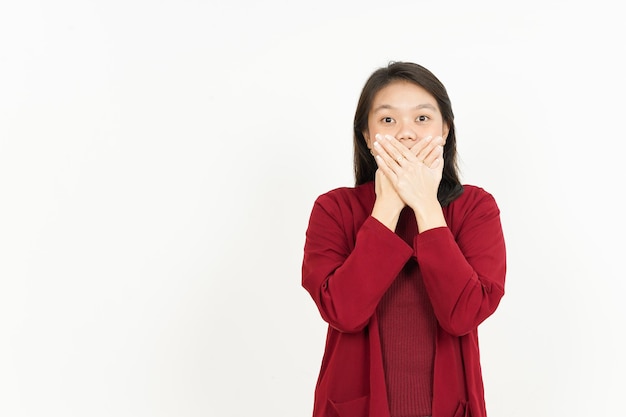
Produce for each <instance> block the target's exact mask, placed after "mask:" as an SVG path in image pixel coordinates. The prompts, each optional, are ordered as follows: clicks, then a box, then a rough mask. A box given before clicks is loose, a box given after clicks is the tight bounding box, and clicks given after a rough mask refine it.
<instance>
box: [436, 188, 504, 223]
mask: <svg viewBox="0 0 626 417" xmlns="http://www.w3.org/2000/svg"><path fill="white" fill-rule="evenodd" d="M444 213H445V215H446V218H447V219H448V221H449V222H450V223H452V224H455V225H457V226H460V225H461V224H463V223H465V222H466V221H468V220H470V219H474V220H478V219H480V218H491V217H498V216H499V215H500V209H499V208H498V204H497V203H496V199H495V198H494V196H493V195H492V194H491V193H490V192H489V191H487V190H485V189H484V188H482V187H479V186H476V185H472V184H463V193H462V194H461V195H460V196H459V197H458V198H457V199H456V200H454V201H453V202H452V203H450V205H449V206H448V207H446V208H445V209H444Z"/></svg>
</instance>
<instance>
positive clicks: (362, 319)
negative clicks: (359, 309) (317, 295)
mask: <svg viewBox="0 0 626 417" xmlns="http://www.w3.org/2000/svg"><path fill="white" fill-rule="evenodd" d="M322 310H323V311H322V317H323V318H324V320H325V321H326V322H327V323H328V324H329V326H330V327H332V328H333V329H335V330H337V331H339V332H341V333H358V332H361V331H363V329H365V327H366V326H367V325H368V324H369V322H370V319H371V315H367V316H364V315H363V314H358V313H356V312H349V311H337V310H336V309H334V308H332V307H331V308H322Z"/></svg>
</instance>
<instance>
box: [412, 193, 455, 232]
mask: <svg viewBox="0 0 626 417" xmlns="http://www.w3.org/2000/svg"><path fill="white" fill-rule="evenodd" d="M412 208H413V212H414V213H415V220H416V221H417V230H418V233H422V232H425V231H426V230H430V229H434V228H437V227H446V226H447V223H446V219H445V217H444V215H443V209H442V208H441V204H439V201H438V200H435V201H429V202H423V203H422V204H419V205H418V206H416V207H412Z"/></svg>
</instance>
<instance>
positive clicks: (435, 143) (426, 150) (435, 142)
mask: <svg viewBox="0 0 626 417" xmlns="http://www.w3.org/2000/svg"><path fill="white" fill-rule="evenodd" d="M425 140H426V139H425ZM441 145H443V138H442V137H441V136H436V137H435V138H433V139H431V140H428V143H427V144H426V145H425V146H424V147H423V148H422V149H421V150H420V151H419V152H418V153H417V154H416V155H415V156H416V158H417V159H418V160H420V161H426V159H427V158H428V156H429V155H430V153H431V152H433V150H436V149H437V147H439V146H441ZM432 160H434V158H432ZM432 160H431V162H432Z"/></svg>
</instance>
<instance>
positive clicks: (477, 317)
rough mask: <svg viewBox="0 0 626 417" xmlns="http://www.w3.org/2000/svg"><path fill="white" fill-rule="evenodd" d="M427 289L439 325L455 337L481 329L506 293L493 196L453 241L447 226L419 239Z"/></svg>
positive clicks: (468, 218)
mask: <svg viewBox="0 0 626 417" xmlns="http://www.w3.org/2000/svg"><path fill="white" fill-rule="evenodd" d="M414 247H415V251H416V257H417V260H418V263H419V265H420V269H421V271H422V276H423V279H424V285H425V286H426V290H427V292H428V295H429V297H430V300H431V302H432V305H433V309H434V312H435V315H436V316H437V320H438V321H439V324H440V325H441V327H442V328H443V329H444V330H446V331H447V332H448V333H450V334H452V335H455V336H462V335H465V334H467V333H469V332H471V331H472V330H473V329H475V328H477V327H478V325H479V324H480V323H482V322H483V321H484V320H485V319H486V318H487V317H489V316H490V315H491V314H492V313H493V312H494V311H495V310H496V308H497V307H498V304H499V303H500V300H501V298H502V296H503V295H504V281H505V274H506V250H505V243H504V235H503V232H502V226H501V223H500V211H499V209H498V206H497V205H496V202H495V200H494V199H493V197H492V196H491V195H490V194H487V193H486V195H485V196H483V197H482V198H481V199H480V201H479V202H478V203H477V204H476V205H475V206H474V207H472V209H471V211H470V212H469V213H468V214H467V216H466V218H465V220H464V221H463V225H462V227H461V228H460V230H459V232H458V233H457V238H456V240H455V238H454V236H453V235H452V232H451V231H450V229H449V228H447V227H439V228H436V229H431V230H428V231H426V232H424V233H421V234H419V235H417V236H416V237H415V245H414Z"/></svg>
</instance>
